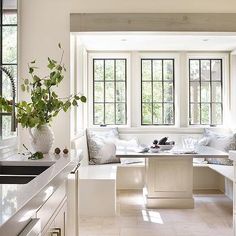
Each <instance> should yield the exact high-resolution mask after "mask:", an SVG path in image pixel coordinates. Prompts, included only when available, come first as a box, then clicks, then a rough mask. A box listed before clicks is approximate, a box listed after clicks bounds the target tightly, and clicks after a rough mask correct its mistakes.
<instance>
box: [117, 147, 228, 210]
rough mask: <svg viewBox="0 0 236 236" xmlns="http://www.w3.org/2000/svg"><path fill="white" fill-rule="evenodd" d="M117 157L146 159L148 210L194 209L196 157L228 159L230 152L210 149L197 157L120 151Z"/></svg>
mask: <svg viewBox="0 0 236 236" xmlns="http://www.w3.org/2000/svg"><path fill="white" fill-rule="evenodd" d="M116 156H117V157H126V158H145V172H146V180H145V181H146V206H147V207H148V208H194V198H193V158H227V157H228V153H226V152H222V151H219V150H216V149H213V148H210V147H205V146H204V147H203V146H201V147H198V148H196V154H185V153H172V152H171V151H168V152H159V153H136V152H128V151H125V150H124V151H117V153H116Z"/></svg>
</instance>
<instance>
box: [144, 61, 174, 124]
mask: <svg viewBox="0 0 236 236" xmlns="http://www.w3.org/2000/svg"><path fill="white" fill-rule="evenodd" d="M174 66H175V65H174V59H141V75H142V76H141V97H142V101H141V120H142V122H141V123H142V125H174V124H175V102H174V101H175V73H174Z"/></svg>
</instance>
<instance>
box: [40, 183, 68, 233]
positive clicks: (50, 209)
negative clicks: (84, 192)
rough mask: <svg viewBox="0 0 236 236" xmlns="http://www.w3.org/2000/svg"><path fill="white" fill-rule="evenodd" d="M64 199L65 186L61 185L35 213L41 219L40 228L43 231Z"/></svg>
mask: <svg viewBox="0 0 236 236" xmlns="http://www.w3.org/2000/svg"><path fill="white" fill-rule="evenodd" d="M65 197H66V186H65V183H64V184H62V185H61V186H60V187H59V188H58V189H57V190H56V191H55V192H54V193H53V194H52V196H51V197H50V198H49V199H48V200H47V201H46V203H45V204H44V205H43V206H42V207H41V208H40V209H39V210H38V211H37V213H36V215H37V218H39V219H41V228H42V229H44V227H45V226H46V224H47V223H48V222H49V220H50V218H51V217H52V216H53V214H54V213H55V212H56V210H57V208H58V207H59V205H60V203H61V202H62V201H63V199H64V198H65Z"/></svg>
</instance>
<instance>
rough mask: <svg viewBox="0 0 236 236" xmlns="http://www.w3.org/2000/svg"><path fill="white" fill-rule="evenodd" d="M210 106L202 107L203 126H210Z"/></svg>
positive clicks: (203, 105)
mask: <svg viewBox="0 0 236 236" xmlns="http://www.w3.org/2000/svg"><path fill="white" fill-rule="evenodd" d="M210 123H211V121H210V104H202V105H201V124H210Z"/></svg>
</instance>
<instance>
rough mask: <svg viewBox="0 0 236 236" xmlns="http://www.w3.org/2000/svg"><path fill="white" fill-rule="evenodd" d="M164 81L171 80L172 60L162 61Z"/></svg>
mask: <svg viewBox="0 0 236 236" xmlns="http://www.w3.org/2000/svg"><path fill="white" fill-rule="evenodd" d="M163 62H164V80H173V74H174V72H173V60H164V61H163Z"/></svg>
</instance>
